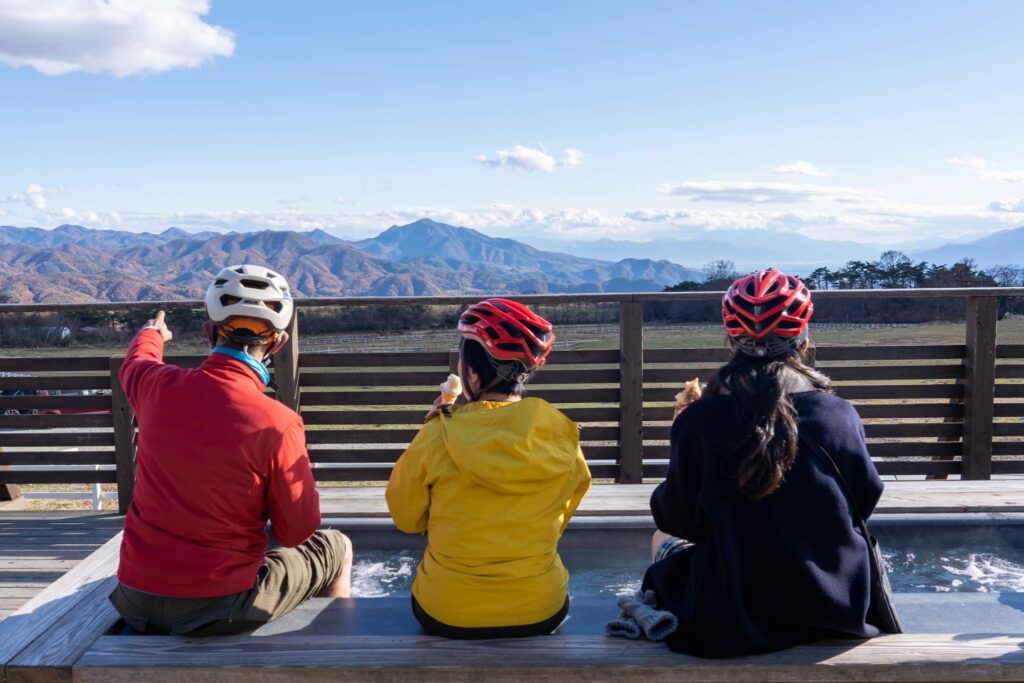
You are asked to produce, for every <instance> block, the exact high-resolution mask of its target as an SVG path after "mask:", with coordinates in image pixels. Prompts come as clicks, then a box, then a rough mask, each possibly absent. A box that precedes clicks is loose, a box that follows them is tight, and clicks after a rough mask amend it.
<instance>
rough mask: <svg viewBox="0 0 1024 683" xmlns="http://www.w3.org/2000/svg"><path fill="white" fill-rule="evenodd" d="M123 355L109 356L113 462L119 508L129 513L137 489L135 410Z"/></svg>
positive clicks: (122, 511) (121, 511)
mask: <svg viewBox="0 0 1024 683" xmlns="http://www.w3.org/2000/svg"><path fill="white" fill-rule="evenodd" d="M123 363H124V358H120V357H118V356H112V357H111V358H110V409H111V412H112V413H113V415H114V461H115V462H116V463H117V509H118V510H119V511H120V513H121V514H122V515H124V514H127V513H128V508H129V506H131V504H132V496H133V494H134V491H135V411H133V410H132V407H131V405H129V403H128V396H127V395H126V394H125V393H124V387H122V386H121V379H120V372H121V365H122V364H123Z"/></svg>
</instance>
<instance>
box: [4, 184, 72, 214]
mask: <svg viewBox="0 0 1024 683" xmlns="http://www.w3.org/2000/svg"><path fill="white" fill-rule="evenodd" d="M60 191H61V188H59V187H43V186H42V185H36V184H35V183H29V186H28V187H27V188H26V189H25V191H24V192H16V193H15V194H12V195H8V196H7V197H3V198H0V203H3V204H15V203H18V204H24V205H25V206H27V207H29V208H31V209H37V210H39V211H42V210H44V209H45V208H46V201H47V199H48V198H49V196H50V195H51V194H54V193H56V192H60Z"/></svg>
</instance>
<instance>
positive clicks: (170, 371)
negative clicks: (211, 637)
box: [117, 330, 320, 598]
mask: <svg viewBox="0 0 1024 683" xmlns="http://www.w3.org/2000/svg"><path fill="white" fill-rule="evenodd" d="M163 351H164V342H163V337H161V335H160V333H159V332H157V331H156V330H143V331H142V332H140V333H139V334H138V335H137V336H136V337H135V339H134V340H133V341H132V343H131V346H130V347H129V348H128V354H127V357H126V358H125V362H124V365H123V366H122V368H121V375H120V376H121V384H122V386H124V390H125V393H127V395H128V402H129V403H130V404H131V406H132V408H133V409H134V410H135V414H136V415H137V417H138V422H139V436H138V450H137V453H136V474H135V495H134V499H133V501H132V505H131V507H130V508H129V510H128V518H127V520H126V521H125V527H124V537H123V539H122V541H121V564H120V567H119V568H118V572H117V576H118V579H119V580H120V581H121V582H122V583H124V584H125V585H127V586H130V587H132V588H135V589H136V590H140V591H145V592H147V593H155V594H157V595H164V596H170V597H183V598H185V597H187V598H208V597H216V596H221V595H230V594H232V593H239V592H241V591H245V590H249V589H250V588H252V587H253V586H254V585H255V582H256V573H257V571H258V570H259V567H260V564H261V562H262V561H263V556H264V554H265V553H266V551H267V544H268V538H267V534H266V522H267V519H268V518H269V519H270V523H271V525H272V526H273V530H274V536H275V537H276V538H277V540H278V541H279V542H280V543H281V544H282V545H284V546H289V547H292V546H296V545H299V544H300V543H302V542H304V541H306V540H307V539H308V538H309V537H310V536H311V535H312V534H313V532H314V531H316V529H317V527H318V526H319V525H320V497H319V495H318V494H317V490H316V486H315V484H314V482H313V474H312V471H311V469H310V464H309V457H308V455H307V454H306V437H305V431H304V427H303V424H302V418H300V417H299V416H298V415H297V414H295V412H294V411H292V410H291V409H289V408H288V407H286V406H284V405H282V404H281V403H279V402H277V401H275V400H274V399H272V398H270V397H269V396H266V395H264V393H263V385H262V383H261V382H260V380H259V378H258V377H257V376H256V373H255V372H254V371H253V370H252V369H251V368H249V367H247V366H246V365H245V364H244V363H242V362H241V361H238V360H235V359H234V358H231V357H229V356H225V355H222V354H212V355H211V356H210V357H209V358H207V359H206V361H205V362H204V363H203V364H202V366H200V367H199V368H197V369H194V370H186V369H183V368H179V367H176V366H173V365H165V364H164V362H163Z"/></svg>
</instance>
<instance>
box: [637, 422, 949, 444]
mask: <svg viewBox="0 0 1024 683" xmlns="http://www.w3.org/2000/svg"><path fill="white" fill-rule="evenodd" d="M670 429H671V428H670V427H667V426H647V427H644V439H647V440H651V441H667V440H668V437H669V431H670ZM864 431H865V433H866V434H867V436H868V438H880V439H898V438H905V439H906V438H925V437H936V438H938V437H942V438H959V437H960V436H961V435H962V434H963V425H962V424H959V423H956V422H902V423H893V424H867V425H864Z"/></svg>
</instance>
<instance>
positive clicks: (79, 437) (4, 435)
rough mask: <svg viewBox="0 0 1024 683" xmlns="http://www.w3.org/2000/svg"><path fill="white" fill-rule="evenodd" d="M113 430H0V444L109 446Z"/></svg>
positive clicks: (111, 441) (112, 440) (112, 437)
mask: <svg viewBox="0 0 1024 683" xmlns="http://www.w3.org/2000/svg"><path fill="white" fill-rule="evenodd" d="M113 443H114V432H0V446H111V445H113Z"/></svg>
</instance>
